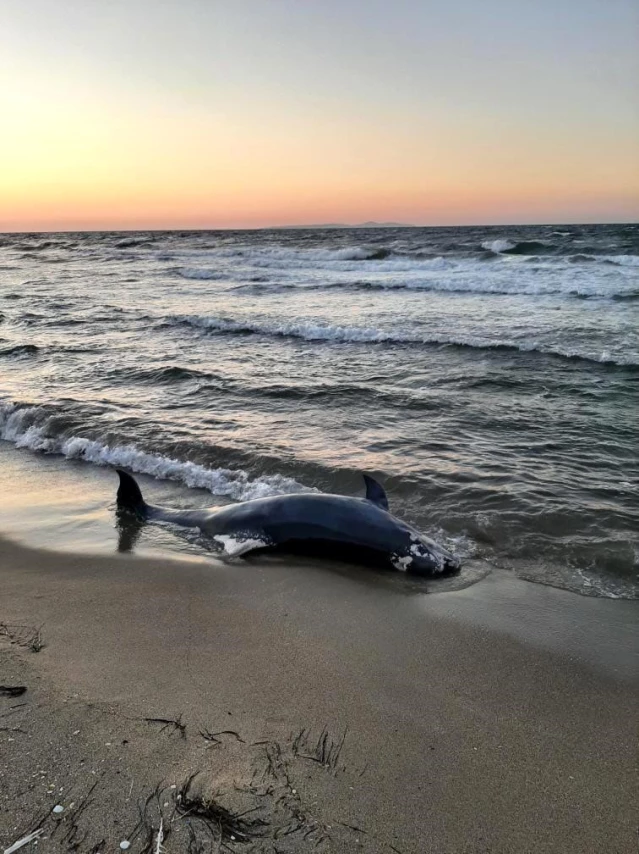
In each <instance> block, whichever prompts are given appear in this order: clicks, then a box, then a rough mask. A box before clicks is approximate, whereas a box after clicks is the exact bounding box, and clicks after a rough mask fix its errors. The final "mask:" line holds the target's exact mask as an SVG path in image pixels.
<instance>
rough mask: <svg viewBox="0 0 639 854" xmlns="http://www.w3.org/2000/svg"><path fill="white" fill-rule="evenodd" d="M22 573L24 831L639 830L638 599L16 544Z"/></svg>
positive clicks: (304, 847)
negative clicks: (446, 589)
mask: <svg viewBox="0 0 639 854" xmlns="http://www.w3.org/2000/svg"><path fill="white" fill-rule="evenodd" d="M0 589H1V591H2V595H1V598H0V623H2V624H3V626H4V628H2V629H0V684H1V685H5V686H18V685H22V686H25V687H26V688H27V691H26V692H25V693H24V694H23V695H21V696H16V697H8V696H0V745H1V748H0V793H1V794H0V847H3V848H7V847H9V846H10V845H11V844H12V843H13V842H15V841H16V840H17V839H19V838H21V837H22V836H24V835H26V834H27V833H28V832H29V831H33V830H34V829H36V828H41V829H42V833H41V837H40V841H39V850H43V851H57V850H61V851H67V850H78V851H82V852H84V851H87V852H89V851H94V852H98V851H105V852H106V851H116V850H119V848H118V846H119V844H120V842H121V841H123V840H128V841H130V842H131V846H130V849H129V850H131V851H134V852H142V851H150V850H153V846H155V845H156V844H157V838H158V837H157V833H158V830H159V828H160V824H162V832H163V835H164V840H163V844H164V846H165V849H166V851H167V852H181V851H192V852H197V851H202V852H204V851H217V850H222V851H224V850H225V851H250V852H258V851H259V852H262V851H263V852H281V854H284V852H293V851H318V852H350V851H354V852H355V851H365V852H392V851H396V852H397V851H399V852H402V854H422V852H451V854H453V852H455V854H458V852H468V854H471V852H472V854H475V852H477V853H478V852H485V854H487V853H488V852H492V854H495V852H500V854H501V852H504V854H506V852H508V854H512V852H529V851H530V852H533V851H534V852H598V851H602V852H603V851H605V852H634V851H635V850H636V836H635V832H636V820H637V815H636V804H637V786H636V778H635V775H634V766H635V750H636V724H637V702H636V701H637V690H636V689H637V680H636V675H637V668H636V666H635V665H636V662H637V650H638V648H639V642H638V632H637V628H636V627H637V620H636V617H637V612H638V609H637V603H636V602H629V601H621V602H615V601H609V600H607V601H604V600H594V599H585V598H583V597H579V596H575V595H574V594H568V593H565V592H562V591H555V590H552V589H550V588H541V587H539V586H537V585H531V584H528V583H526V582H522V581H516V580H514V579H509V578H506V577H500V576H498V575H495V574H494V573H493V574H492V575H491V576H489V577H488V578H487V579H486V580H485V581H482V582H480V583H479V584H477V585H475V586H474V587H471V588H469V589H467V590H465V591H458V592H455V593H448V594H435V595H426V596H424V595H422V596H419V595H413V594H409V593H408V592H406V591H405V592H402V591H401V590H399V589H391V588H389V587H388V585H385V584H384V583H383V581H382V580H380V579H379V578H377V577H376V576H375V575H374V574H368V573H366V571H353V570H345V569H341V568H340V567H337V566H335V567H330V566H327V565H322V564H314V563H313V562H309V561H306V562H299V561H288V562H287V561H283V560H276V561H266V560H250V561H246V562H238V563H232V564H228V565H224V564H220V563H216V562H214V561H212V560H188V561H187V560H182V561H177V560H170V559H161V558H156V557H153V558H140V557H138V558H133V557H124V556H113V557H110V556H86V555H78V554H73V555H72V554H60V553H53V552H45V551H37V550H31V549H28V548H26V547H24V546H22V545H16V544H14V543H12V542H10V541H0ZM22 627H26V628H22ZM38 627H41V641H42V642H43V643H44V646H43V647H42V649H40V650H39V651H37V652H35V651H33V649H32V647H34V646H35V647H38V646H40V643H39V642H38V643H34V639H35V640H36V641H39V639H40V638H39V636H37V635H35V634H34V632H33V631H32V630H31V629H32V628H33V629H35V628H38ZM30 647H31V648H30ZM194 774H196V775H197V776H196V777H195V778H194V779H193V781H192V782H191V784H190V785H186V783H187V781H188V780H189V779H190V778H191V777H192V775H194ZM172 787H174V788H172ZM56 805H59V806H62V807H63V808H64V810H63V811H62V812H60V813H57V814H56V813H52V809H53V807H54V806H56ZM220 836H221V841H220ZM74 846H75V847H74ZM31 847H32V846H29V847H25V848H24V849H22V850H26V851H28V850H31Z"/></svg>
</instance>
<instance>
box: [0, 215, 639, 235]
mask: <svg viewBox="0 0 639 854" xmlns="http://www.w3.org/2000/svg"><path fill="white" fill-rule="evenodd" d="M593 225H602V226H603V225H607V226H626V225H639V219H637V220H620V221H618V222H617V221H615V222H601V221H592V222H551V221H548V222H534V223H532V222H509V223H506V222H503V223H481V222H473V223H458V224H456V225H415V224H412V223H393V224H391V225H385V224H383V223H380V224H375V223H373V221H371V224H370V225H368V223H353V224H349V223H326V224H323V223H317V224H311V225H305V224H302V225H260V226H216V227H206V226H197V227H194V228H185V227H177V228H171V227H167V228H157V227H152V228H144V227H141V228H129V227H125V228H62V229H27V230H23V229H16V230H10V231H0V235H11V234H126V233H136V232H149V233H162V232H169V231H171V232H210V231H304V230H307V231H314V230H316V231H349V230H355V229H359V230H361V231H367V230H369V231H373V230H378V231H384V230H385V229H386V230H390V229H397V228H407V229H409V228H410V229H418V228H424V229H425V228H431V229H433V228H437V229H452V228H540V227H544V226H563V227H564V228H565V227H567V226H569V227H573V228H574V227H583V226H593Z"/></svg>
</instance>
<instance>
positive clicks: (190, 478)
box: [0, 402, 314, 501]
mask: <svg viewBox="0 0 639 854" xmlns="http://www.w3.org/2000/svg"><path fill="white" fill-rule="evenodd" d="M59 416H60V413H59V412H57V411H56V410H55V408H52V407H48V406H33V405H26V404H25V405H22V404H16V403H6V402H5V403H3V402H0V439H3V440H4V441H6V442H11V443H13V444H14V445H15V446H16V447H17V448H28V449H29V450H32V451H37V452H40V453H45V454H58V455H61V456H63V457H66V458H67V459H70V460H84V462H87V463H92V464H93V465H98V466H109V467H111V466H113V467H115V466H119V467H124V468H128V469H129V470H130V471H134V472H137V473H138V474H147V475H150V476H151V477H155V478H157V479H158V480H174V481H179V482H181V483H183V484H185V486H188V487H189V488H192V489H206V490H208V491H209V492H210V493H211V494H212V495H219V496H226V497H227V498H232V499H233V500H235V501H249V500H251V499H253V498H266V497H268V496H270V495H282V494H287V493H295V492H312V491H314V490H312V489H310V488H309V487H305V486H303V485H302V484H300V483H298V482H297V481H295V480H293V479H292V478H289V477H285V476H284V475H279V474H274V475H264V476H262V477H257V478H251V476H250V475H249V474H248V473H247V472H246V471H243V470H242V469H237V470H233V469H225V468H217V469H211V468H208V467H206V466H203V465H200V464H198V463H194V462H190V461H184V460H178V459H175V458H173V457H168V456H163V455H162V454H153V453H149V452H148V451H145V450H144V449H142V448H138V447H137V446H136V445H133V444H122V445H119V444H116V445H113V444H108V443H106V442H103V441H101V440H100V439H90V438H86V437H84V436H78V435H67V433H66V431H65V430H64V429H62V430H61V429H60V426H59V425H57V424H56V421H57V420H58V419H59Z"/></svg>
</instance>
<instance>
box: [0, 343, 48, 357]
mask: <svg viewBox="0 0 639 854" xmlns="http://www.w3.org/2000/svg"><path fill="white" fill-rule="evenodd" d="M39 352H40V348H39V347H37V346H36V345H35V344H15V345H13V346H11V347H2V348H0V356H35V354H36V353H39Z"/></svg>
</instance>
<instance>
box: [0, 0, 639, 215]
mask: <svg viewBox="0 0 639 854" xmlns="http://www.w3.org/2000/svg"><path fill="white" fill-rule="evenodd" d="M638 82H639V4H638V3H637V1H636V0H561V2H558V0H483V2H478V0H452V2H437V3H435V2H431V0H368V2H365V0H110V2H106V0H103V2H97V0H29V2H24V0H3V2H2V3H1V4H0V122H1V133H0V164H1V165H0V230H4V231H16V230H57V229H60V230H64V229H102V228H172V227H175V228H225V227H254V226H268V225H282V224H289V223H290V224H299V223H319V222H327V221H330V222H357V221H361V220H369V219H375V220H399V221H403V222H411V223H415V224H424V225H440V224H441V225H447V224H465V223H486V224H488V223H519V222H521V223H527V222H606V221H617V222H618V221H634V220H637V219H639V95H638V94H637V93H638V91H639V87H638Z"/></svg>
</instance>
